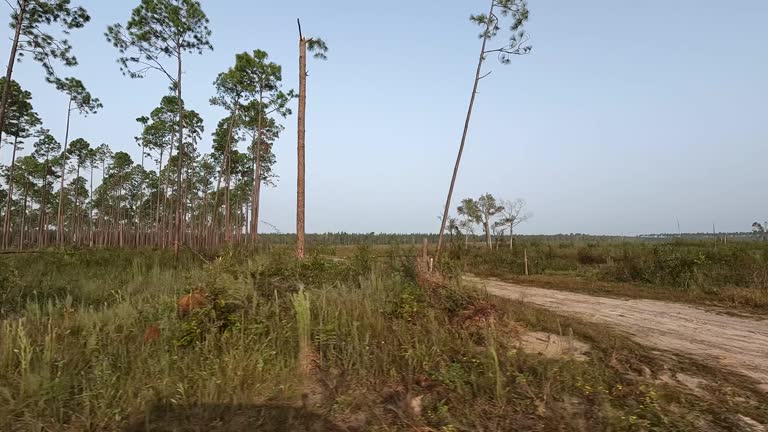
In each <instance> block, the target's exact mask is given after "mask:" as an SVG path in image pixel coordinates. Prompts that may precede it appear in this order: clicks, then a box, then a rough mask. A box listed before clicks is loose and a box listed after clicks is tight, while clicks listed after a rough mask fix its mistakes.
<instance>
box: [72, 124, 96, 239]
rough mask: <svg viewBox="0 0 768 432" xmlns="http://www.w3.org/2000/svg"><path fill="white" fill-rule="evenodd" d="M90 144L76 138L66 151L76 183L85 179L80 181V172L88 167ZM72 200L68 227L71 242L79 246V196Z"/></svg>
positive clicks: (80, 219) (80, 234)
mask: <svg viewBox="0 0 768 432" xmlns="http://www.w3.org/2000/svg"><path fill="white" fill-rule="evenodd" d="M91 151H92V149H91V144H90V143H89V142H88V141H86V140H84V139H83V138H77V139H75V140H74V141H72V142H71V143H69V148H68V149H67V157H68V158H69V157H71V158H73V159H74V161H75V167H74V169H75V180H76V181H78V182H84V180H85V179H82V181H81V179H80V170H81V169H82V168H83V167H84V166H87V165H88V161H89V159H90V157H91ZM73 190H75V191H76V190H77V189H76V188H73ZM73 199H74V203H73V204H74V207H73V208H72V219H71V220H70V223H69V224H70V227H71V230H72V241H73V242H74V243H75V244H78V245H79V244H80V243H81V242H82V233H81V228H82V227H81V221H82V212H81V211H80V196H79V195H78V194H75V195H74V196H73Z"/></svg>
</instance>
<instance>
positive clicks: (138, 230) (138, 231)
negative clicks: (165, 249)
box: [136, 139, 144, 248]
mask: <svg viewBox="0 0 768 432" xmlns="http://www.w3.org/2000/svg"><path fill="white" fill-rule="evenodd" d="M141 175H142V178H141V185H139V205H138V206H137V207H136V211H137V212H138V214H137V218H138V223H137V226H136V247H137V248H138V247H139V246H140V242H141V238H140V235H141V232H142V229H141V205H142V204H143V203H144V140H143V139H142V140H141Z"/></svg>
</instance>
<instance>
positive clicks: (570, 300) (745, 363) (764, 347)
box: [465, 276, 768, 391]
mask: <svg viewBox="0 0 768 432" xmlns="http://www.w3.org/2000/svg"><path fill="white" fill-rule="evenodd" d="M465 280H467V281H470V282H472V283H474V284H476V285H478V286H481V287H482V286H484V287H485V288H487V290H488V292H490V293H491V294H494V295H497V296H500V297H507V298H511V299H515V300H522V301H525V302H528V303H532V304H536V305H539V306H542V307H544V308H547V309H550V310H553V311H556V312H560V313H565V314H571V315H576V316H579V317H580V318H582V319H586V320H587V321H591V322H596V323H603V324H606V325H608V326H609V327H611V328H613V329H615V330H618V331H619V332H621V333H624V334H627V335H629V336H630V337H631V338H632V339H634V340H635V341H637V342H639V343H641V344H644V345H647V346H650V347H654V348H659V349H663V350H668V351H673V352H679V353H682V354H685V355H687V356H690V357H693V358H697V359H700V360H702V361H703V363H706V364H709V365H713V366H716V365H719V366H720V367H722V368H726V369H730V370H732V371H736V372H740V373H742V374H744V375H747V376H750V377H752V378H754V379H755V380H757V381H758V383H759V386H760V388H762V389H763V390H766V391H768V321H757V320H751V319H745V318H737V317H732V316H727V315H721V314H718V313H715V312H711V311H706V310H703V309H700V308H697V307H695V306H687V305H683V304H679V303H667V302H663V301H657V300H621V299H614V298H606V297H593V296H590V295H585V294H576V293H571V292H566V291H557V290H548V289H543V288H535V287H530V286H522V285H516V284H512V283H506V282H501V281H497V280H485V279H478V278H476V277H472V276H469V277H465Z"/></svg>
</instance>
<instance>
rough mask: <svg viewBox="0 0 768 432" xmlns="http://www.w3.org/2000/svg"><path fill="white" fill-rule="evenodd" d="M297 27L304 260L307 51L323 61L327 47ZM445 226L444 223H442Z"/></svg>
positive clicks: (300, 253)
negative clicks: (306, 36) (308, 36)
mask: <svg viewBox="0 0 768 432" xmlns="http://www.w3.org/2000/svg"><path fill="white" fill-rule="evenodd" d="M296 22H297V23H298V25H299V114H298V123H299V124H298V145H297V152H298V158H297V159H298V166H297V175H296V257H297V258H299V259H303V258H304V231H305V225H306V218H305V207H306V193H305V189H306V178H305V176H306V173H305V165H306V163H305V154H306V152H305V147H306V143H305V135H306V111H307V51H310V52H314V53H315V58H317V59H321V60H325V59H327V56H326V53H327V52H328V46H327V45H326V43H325V42H324V41H323V40H322V39H319V38H309V39H307V38H305V37H304V35H303V34H302V33H301V21H299V20H296ZM447 218H448V213H447V212H446V213H445V215H443V220H444V221H445V219H447ZM443 225H445V222H443Z"/></svg>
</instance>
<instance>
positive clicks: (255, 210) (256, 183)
mask: <svg viewBox="0 0 768 432" xmlns="http://www.w3.org/2000/svg"><path fill="white" fill-rule="evenodd" d="M255 160H256V169H255V170H254V171H253V198H252V202H251V227H252V228H251V241H252V242H253V243H256V240H258V239H259V200H260V198H261V142H260V141H259V140H258V139H257V140H256V157H255Z"/></svg>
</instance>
